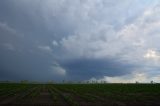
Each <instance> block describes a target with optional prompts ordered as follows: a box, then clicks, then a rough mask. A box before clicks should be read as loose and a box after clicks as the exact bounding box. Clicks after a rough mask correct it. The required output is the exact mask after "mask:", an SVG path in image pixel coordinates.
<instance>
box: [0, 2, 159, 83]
mask: <svg viewBox="0 0 160 106" xmlns="http://www.w3.org/2000/svg"><path fill="white" fill-rule="evenodd" d="M0 80H32V81H48V80H54V81H62V80H72V81H83V80H98V81H101V80H105V81H108V82H135V81H139V82H149V81H151V80H153V81H156V82H160V1H158V0H0Z"/></svg>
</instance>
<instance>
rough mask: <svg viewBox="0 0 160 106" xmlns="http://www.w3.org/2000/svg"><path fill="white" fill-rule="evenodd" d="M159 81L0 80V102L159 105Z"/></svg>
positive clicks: (76, 104)
mask: <svg viewBox="0 0 160 106" xmlns="http://www.w3.org/2000/svg"><path fill="white" fill-rule="evenodd" d="M159 99H160V84H28V83H25V84H24V83H20V84H14V83H2V84H0V104H25V103H26V104H28V105H29V104H49V105H62V106H65V105H69V106H78V105H82V106H83V105H92V106H93V105H97V106H98V105H104V106H105V105H109V106H112V105H117V106H120V105H160V102H159Z"/></svg>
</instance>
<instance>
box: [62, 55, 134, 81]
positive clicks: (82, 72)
mask: <svg viewBox="0 0 160 106" xmlns="http://www.w3.org/2000/svg"><path fill="white" fill-rule="evenodd" d="M61 64H62V66H63V67H64V68H65V69H66V70H67V74H68V75H69V76H73V77H71V78H70V79H71V80H74V79H79V80H86V79H89V78H92V77H95V78H101V77H103V76H111V77H113V76H119V75H123V74H128V73H130V72H131V71H132V70H133V69H134V67H135V66H132V65H130V64H127V63H125V64H122V63H119V62H118V61H116V60H114V59H85V58H84V59H83V58H81V59H75V60H69V61H66V62H63V63H61ZM124 67H125V68H124Z"/></svg>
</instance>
